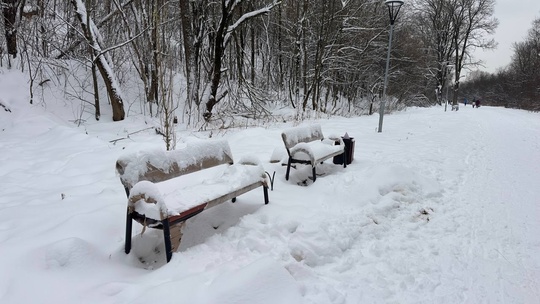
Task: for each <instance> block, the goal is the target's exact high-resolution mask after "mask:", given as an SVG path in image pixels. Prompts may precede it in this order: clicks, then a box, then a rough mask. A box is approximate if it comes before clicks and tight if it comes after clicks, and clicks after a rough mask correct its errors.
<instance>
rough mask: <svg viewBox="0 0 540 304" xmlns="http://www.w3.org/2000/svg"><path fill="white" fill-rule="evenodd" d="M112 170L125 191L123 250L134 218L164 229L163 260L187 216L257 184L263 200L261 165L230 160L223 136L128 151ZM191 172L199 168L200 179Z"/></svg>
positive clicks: (127, 248) (128, 244) (127, 249)
mask: <svg viewBox="0 0 540 304" xmlns="http://www.w3.org/2000/svg"><path fill="white" fill-rule="evenodd" d="M210 168H212V169H210ZM206 169H209V170H208V171H205V172H202V170H206ZM116 171H117V172H118V174H119V175H120V180H121V182H122V184H123V185H124V188H125V190H126V194H127V196H128V208H127V219H126V243H125V252H126V253H129V252H130V250H131V233H132V221H133V220H135V221H137V222H139V223H140V224H142V225H143V226H144V227H145V228H146V227H149V228H157V229H162V230H163V235H164V241H165V250H166V256H167V262H169V261H170V259H171V257H172V253H173V252H175V251H176V250H177V249H178V247H179V245H180V240H181V238H182V227H183V226H184V224H185V221H186V220H187V219H189V218H191V217H193V216H195V215H197V214H199V213H201V212H202V211H204V210H205V209H208V208H211V207H213V206H216V205H218V204H220V203H223V202H226V201H228V200H232V202H234V201H235V200H236V197H237V196H239V195H241V194H243V193H246V192H248V191H251V190H253V189H255V188H258V187H262V188H263V193H264V203H265V204H268V183H267V180H266V174H265V171H264V168H263V167H262V165H261V164H259V163H258V160H257V159H255V158H253V159H248V158H245V159H244V160H241V161H240V162H238V163H233V158H232V154H231V150H230V148H229V144H228V143H227V141H225V140H197V141H195V142H189V143H188V144H187V146H186V147H185V148H183V149H179V150H174V151H146V152H137V153H132V154H127V155H124V156H121V157H120V158H119V159H118V160H117V162H116ZM209 171H211V172H209ZM196 172H199V173H201V172H202V173H203V174H202V176H199V177H198V178H199V180H197V179H196V178H195V177H193V178H192V176H195V175H196V174H195V173H196ZM207 172H208V173H207ZM206 173H207V174H206ZM188 174H189V176H187V175H188Z"/></svg>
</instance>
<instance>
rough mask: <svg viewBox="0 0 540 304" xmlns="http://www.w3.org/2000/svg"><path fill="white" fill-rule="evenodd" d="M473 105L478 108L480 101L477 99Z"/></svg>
mask: <svg viewBox="0 0 540 304" xmlns="http://www.w3.org/2000/svg"><path fill="white" fill-rule="evenodd" d="M475 104H476V107H477V108H480V99H477V100H476V101H475Z"/></svg>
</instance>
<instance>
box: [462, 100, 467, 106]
mask: <svg viewBox="0 0 540 304" xmlns="http://www.w3.org/2000/svg"><path fill="white" fill-rule="evenodd" d="M467 101H468V100H467V98H465V99H463V105H465V106H467Z"/></svg>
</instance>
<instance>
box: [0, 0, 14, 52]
mask: <svg viewBox="0 0 540 304" xmlns="http://www.w3.org/2000/svg"><path fill="white" fill-rule="evenodd" d="M1 4H2V5H1V6H2V14H3V16H4V29H5V36H6V44H7V45H6V46H7V51H8V54H9V55H11V56H13V58H16V57H17V27H16V25H15V22H16V20H17V0H3V1H2V2H1Z"/></svg>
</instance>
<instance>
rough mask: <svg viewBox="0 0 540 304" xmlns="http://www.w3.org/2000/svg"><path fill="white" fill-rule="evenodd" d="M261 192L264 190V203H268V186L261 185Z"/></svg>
mask: <svg viewBox="0 0 540 304" xmlns="http://www.w3.org/2000/svg"><path fill="white" fill-rule="evenodd" d="M263 192H264V204H265V205H268V187H266V186H263Z"/></svg>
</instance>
